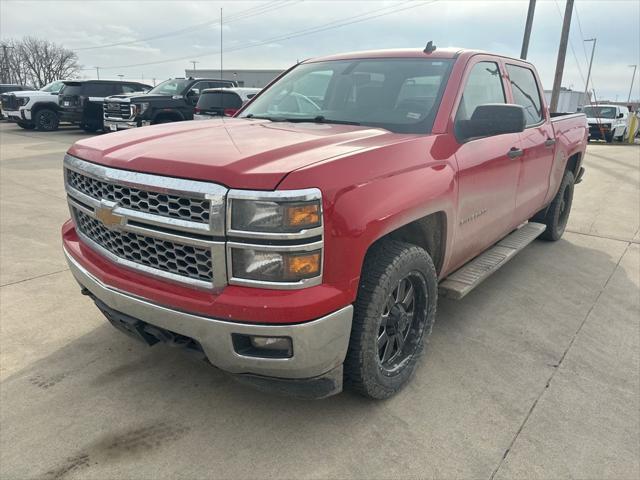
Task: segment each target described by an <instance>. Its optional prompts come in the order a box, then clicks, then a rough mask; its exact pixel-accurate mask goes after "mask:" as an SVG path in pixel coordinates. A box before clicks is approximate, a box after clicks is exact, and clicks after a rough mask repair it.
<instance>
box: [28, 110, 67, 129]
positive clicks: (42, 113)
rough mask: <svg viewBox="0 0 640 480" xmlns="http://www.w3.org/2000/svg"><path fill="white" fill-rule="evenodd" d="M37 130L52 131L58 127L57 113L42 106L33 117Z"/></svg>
mask: <svg viewBox="0 0 640 480" xmlns="http://www.w3.org/2000/svg"><path fill="white" fill-rule="evenodd" d="M33 120H34V124H35V127H36V129H37V130H39V131H41V132H53V131H55V130H57V129H58V125H59V123H60V120H59V118H58V114H57V113H56V112H54V111H53V110H51V109H48V108H43V109H42V110H38V112H37V113H36V114H35V116H34V117H33Z"/></svg>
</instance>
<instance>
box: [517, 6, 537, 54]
mask: <svg viewBox="0 0 640 480" xmlns="http://www.w3.org/2000/svg"><path fill="white" fill-rule="evenodd" d="M535 11H536V0H529V10H527V21H526V23H525V25H524V37H523V39H522V49H521V50H520V58H521V59H522V60H526V59H527V52H528V51H529V38H531V27H532V25H533V14H534V13H535Z"/></svg>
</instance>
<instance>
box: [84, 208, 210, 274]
mask: <svg viewBox="0 0 640 480" xmlns="http://www.w3.org/2000/svg"><path fill="white" fill-rule="evenodd" d="M73 217H74V218H75V221H76V225H77V228H78V230H79V231H80V232H81V233H83V234H84V235H86V236H87V237H88V238H89V239H91V240H93V241H94V242H95V243H97V244H98V245H100V246H101V247H102V248H104V249H106V250H107V251H109V252H111V253H112V254H114V255H116V256H118V257H120V258H124V259H126V260H129V261H130V262H133V263H137V264H140V265H146V266H147V267H152V268H157V269H159V270H162V271H165V272H168V273H171V274H174V275H179V276H184V277H188V278H192V279H194V280H201V281H204V282H212V281H213V269H212V265H211V250H208V249H206V248H200V247H194V246H191V245H182V244H180V243H176V242H170V241H168V240H161V239H158V238H153V237H148V236H145V235H140V234H137V233H132V232H124V231H118V230H109V229H108V228H107V227H105V226H104V225H103V224H102V223H101V222H100V221H99V220H97V219H95V218H92V217H90V216H89V215H87V214H86V213H84V212H82V211H80V210H78V209H76V208H73Z"/></svg>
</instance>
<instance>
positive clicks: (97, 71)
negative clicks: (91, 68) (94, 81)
mask: <svg viewBox="0 0 640 480" xmlns="http://www.w3.org/2000/svg"><path fill="white" fill-rule="evenodd" d="M95 68H96V77H98V80H100V67H95Z"/></svg>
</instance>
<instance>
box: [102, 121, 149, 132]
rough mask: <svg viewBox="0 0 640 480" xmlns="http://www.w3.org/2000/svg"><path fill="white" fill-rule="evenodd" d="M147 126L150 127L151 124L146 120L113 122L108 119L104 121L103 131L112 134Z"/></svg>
mask: <svg viewBox="0 0 640 480" xmlns="http://www.w3.org/2000/svg"><path fill="white" fill-rule="evenodd" d="M147 125H151V122H150V121H147V120H114V119H109V118H105V119H104V129H105V130H110V131H112V132H116V131H118V130H128V129H130V128H138V127H145V126H147Z"/></svg>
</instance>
